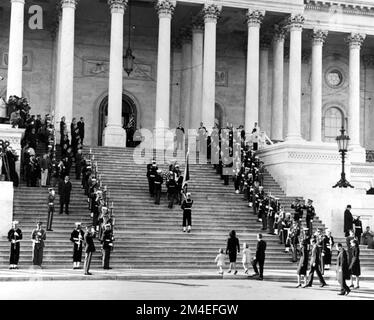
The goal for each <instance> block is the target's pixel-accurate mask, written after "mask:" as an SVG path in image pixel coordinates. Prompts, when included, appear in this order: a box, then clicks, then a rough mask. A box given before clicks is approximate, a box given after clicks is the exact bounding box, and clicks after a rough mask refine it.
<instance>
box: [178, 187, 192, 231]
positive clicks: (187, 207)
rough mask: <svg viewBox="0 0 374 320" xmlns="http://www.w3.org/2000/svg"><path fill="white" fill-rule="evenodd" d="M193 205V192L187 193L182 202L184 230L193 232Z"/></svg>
mask: <svg viewBox="0 0 374 320" xmlns="http://www.w3.org/2000/svg"><path fill="white" fill-rule="evenodd" d="M192 205H193V200H192V199H191V193H187V195H186V198H185V199H184V200H183V202H182V206H181V208H182V210H183V223H182V225H183V232H186V226H187V232H191V225H192V217H191V215H192Z"/></svg>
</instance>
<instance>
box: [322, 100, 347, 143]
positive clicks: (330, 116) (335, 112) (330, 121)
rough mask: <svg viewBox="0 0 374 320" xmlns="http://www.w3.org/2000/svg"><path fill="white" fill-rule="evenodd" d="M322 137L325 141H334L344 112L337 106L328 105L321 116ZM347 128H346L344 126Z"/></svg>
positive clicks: (342, 122) (340, 126)
mask: <svg viewBox="0 0 374 320" xmlns="http://www.w3.org/2000/svg"><path fill="white" fill-rule="evenodd" d="M322 124H323V127H322V137H323V141H325V142H335V140H336V137H337V136H338V135H339V134H340V129H341V128H342V125H343V124H344V126H345V125H346V124H345V123H344V113H343V111H342V110H341V109H340V108H339V107H337V106H332V107H329V108H328V109H327V110H326V112H325V115H324V117H323V122H322ZM346 129H347V128H346Z"/></svg>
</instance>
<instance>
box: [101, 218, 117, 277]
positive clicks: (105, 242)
mask: <svg viewBox="0 0 374 320" xmlns="http://www.w3.org/2000/svg"><path fill="white" fill-rule="evenodd" d="M113 241H114V236H113V232H112V230H111V225H110V223H107V224H106V225H105V231H104V232H103V235H102V237H101V241H100V242H101V244H102V249H103V251H102V252H103V263H102V266H103V269H106V270H109V269H112V268H110V267H109V260H110V251H112V250H113Z"/></svg>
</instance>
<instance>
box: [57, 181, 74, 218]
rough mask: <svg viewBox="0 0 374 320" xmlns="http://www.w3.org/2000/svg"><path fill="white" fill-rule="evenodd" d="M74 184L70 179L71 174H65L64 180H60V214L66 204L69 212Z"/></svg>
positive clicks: (66, 209) (67, 212) (66, 210)
mask: <svg viewBox="0 0 374 320" xmlns="http://www.w3.org/2000/svg"><path fill="white" fill-rule="evenodd" d="M71 189H72V185H71V182H70V181H69V176H65V179H64V180H63V181H60V183H59V185H58V194H59V195H60V214H62V211H63V210H64V205H65V213H66V214H69V203H70V193H71Z"/></svg>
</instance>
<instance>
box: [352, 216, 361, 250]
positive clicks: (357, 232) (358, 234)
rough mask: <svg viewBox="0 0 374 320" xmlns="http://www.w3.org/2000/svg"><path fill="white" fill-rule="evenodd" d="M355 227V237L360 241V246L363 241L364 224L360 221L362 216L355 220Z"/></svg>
mask: <svg viewBox="0 0 374 320" xmlns="http://www.w3.org/2000/svg"><path fill="white" fill-rule="evenodd" d="M353 226H354V230H355V237H356V239H357V241H358V244H360V241H361V235H362V222H361V220H360V216H357V217H356V218H354V219H353Z"/></svg>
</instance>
